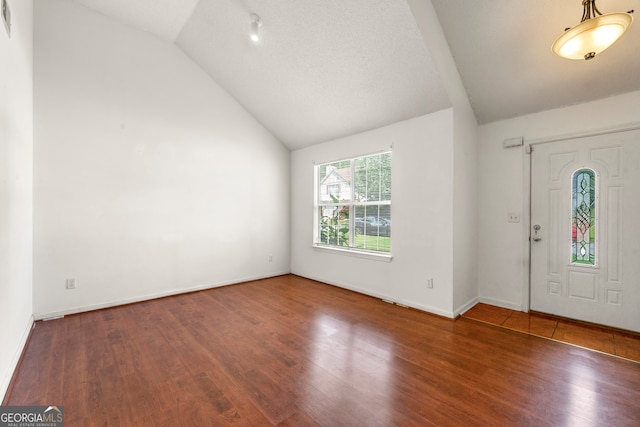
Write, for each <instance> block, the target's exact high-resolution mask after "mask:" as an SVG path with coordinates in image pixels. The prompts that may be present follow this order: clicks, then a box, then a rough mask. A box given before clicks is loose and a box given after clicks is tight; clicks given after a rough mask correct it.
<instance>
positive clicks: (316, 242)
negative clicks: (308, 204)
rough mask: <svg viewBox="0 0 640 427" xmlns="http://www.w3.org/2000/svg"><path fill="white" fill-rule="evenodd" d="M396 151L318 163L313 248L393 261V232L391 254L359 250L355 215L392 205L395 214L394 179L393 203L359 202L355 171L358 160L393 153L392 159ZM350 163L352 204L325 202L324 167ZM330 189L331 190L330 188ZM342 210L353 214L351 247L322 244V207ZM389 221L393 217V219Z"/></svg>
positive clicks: (350, 217)
mask: <svg viewBox="0 0 640 427" xmlns="http://www.w3.org/2000/svg"><path fill="white" fill-rule="evenodd" d="M391 153H392V150H390V149H386V150H383V151H379V152H375V153H369V154H364V155H358V156H354V157H347V158H342V159H338V160H332V161H328V162H322V163H315V162H314V168H313V174H314V201H313V205H314V212H313V247H314V248H315V249H318V250H321V251H326V252H329V253H336V254H344V255H350V256H356V257H358V258H365V259H373V260H379V261H387V262H390V261H391V259H392V258H393V256H392V252H391V251H392V243H391V239H392V237H391V234H392V232H391V231H390V232H389V251H388V252H386V251H379V250H375V249H367V248H358V247H355V244H354V240H355V236H356V232H355V230H356V224H355V219H356V218H355V213H356V208H357V207H361V206H364V207H366V206H388V207H389V211H391V205H392V198H393V196H392V194H393V190H392V187H393V180H391V189H390V193H391V195H390V197H389V200H375V201H364V202H361V201H356V200H355V198H356V197H355V194H356V192H355V190H356V183H355V176H356V174H355V172H356V171H355V169H356V161H357V160H359V159H366V158H368V157H374V156H381V155H385V154H389V155H390V156H391ZM392 159H393V157H392V156H391V160H392ZM347 161H348V162H349V164H350V168H351V180H350V190H349V193H350V194H349V201H347V202H344V201H338V202H333V203H332V202H329V203H327V202H321V200H320V197H321V195H322V194H323V193H322V188H321V187H322V182H321V179H320V168H321V167H322V166H326V165H330V164H332V163H340V162H347ZM389 172H390V174H392V173H393V163H391V166H390V171H389ZM331 185H333V184H328V186H331ZM328 186H327V187H328ZM329 194H330V193H329V189H328V188H327V196H328V195H329ZM339 207H347V208H348V212H349V243H348V245H347V246H341V245H333V244H329V243H323V242H321V241H320V239H321V227H322V224H321V217H322V216H321V214H320V210H321V209H322V208H334V209H335V208H339ZM389 218H391V217H390V216H389Z"/></svg>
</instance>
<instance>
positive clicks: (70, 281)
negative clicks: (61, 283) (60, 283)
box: [66, 279, 76, 289]
mask: <svg viewBox="0 0 640 427" xmlns="http://www.w3.org/2000/svg"><path fill="white" fill-rule="evenodd" d="M66 288H67V289H75V288H76V279H67V282H66Z"/></svg>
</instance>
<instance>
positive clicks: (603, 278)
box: [530, 130, 640, 331]
mask: <svg viewBox="0 0 640 427" xmlns="http://www.w3.org/2000/svg"><path fill="white" fill-rule="evenodd" d="M531 156H532V159H531V160H532V163H531V284H530V286H531V300H530V306H531V310H534V311H539V312H543V313H549V314H555V315H558V316H563V317H569V318H573V319H579V320H584V321H587V322H593V323H598V324H602V325H609V326H614V327H618V328H623V329H628V330H633V331H640V130H633V131H626V132H619V133H611V134H607V135H598V136H590V137H584V138H577V139H573V140H567V141H562V142H552V143H546V144H538V145H534V146H533V152H532V153H531Z"/></svg>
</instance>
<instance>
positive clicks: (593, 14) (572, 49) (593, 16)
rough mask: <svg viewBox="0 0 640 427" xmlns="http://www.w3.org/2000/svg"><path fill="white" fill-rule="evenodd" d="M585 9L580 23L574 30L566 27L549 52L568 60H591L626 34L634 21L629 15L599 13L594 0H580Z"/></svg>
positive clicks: (622, 13)
mask: <svg viewBox="0 0 640 427" xmlns="http://www.w3.org/2000/svg"><path fill="white" fill-rule="evenodd" d="M582 6H583V8H584V10H583V12H582V20H581V21H580V23H579V24H578V25H576V26H575V27H573V28H570V27H569V28H566V29H565V32H564V33H563V34H561V35H560V36H559V37H558V38H557V39H556V41H555V42H553V45H552V46H551V50H553V52H554V53H555V54H556V55H558V56H561V57H563V58H567V59H593V58H594V57H595V56H596V55H597V54H598V53H600V52H602V51H603V50H605V49H606V48H608V47H609V46H611V45H612V44H613V43H615V41H616V40H618V39H619V38H620V36H622V34H624V32H625V31H627V28H629V26H630V25H631V23H632V22H633V17H632V16H631V14H632V13H633V10H630V11H629V12H626V13H625V12H616V13H607V14H604V15H603V14H602V13H600V11H599V10H598V8H597V7H596V0H582Z"/></svg>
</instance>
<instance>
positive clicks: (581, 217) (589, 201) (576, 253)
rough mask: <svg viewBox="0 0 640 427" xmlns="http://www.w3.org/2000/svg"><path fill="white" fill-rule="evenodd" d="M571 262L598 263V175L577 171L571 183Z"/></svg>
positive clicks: (584, 170) (590, 171)
mask: <svg viewBox="0 0 640 427" xmlns="http://www.w3.org/2000/svg"><path fill="white" fill-rule="evenodd" d="M571 199H572V201H571V262H573V263H576V264H589V265H595V263H596V174H595V172H594V171H592V170H591V169H580V170H577V171H576V172H575V173H574V174H573V177H572V183H571Z"/></svg>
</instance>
